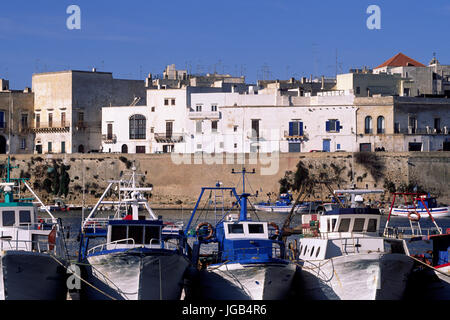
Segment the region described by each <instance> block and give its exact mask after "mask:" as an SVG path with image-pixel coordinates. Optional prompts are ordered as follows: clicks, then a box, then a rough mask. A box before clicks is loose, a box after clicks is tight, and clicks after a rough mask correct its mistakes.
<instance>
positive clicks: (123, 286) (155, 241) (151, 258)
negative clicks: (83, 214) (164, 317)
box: [79, 167, 190, 300]
mask: <svg viewBox="0 0 450 320" xmlns="http://www.w3.org/2000/svg"><path fill="white" fill-rule="evenodd" d="M138 176H139V175H138V174H137V173H136V168H135V167H133V168H132V174H131V177H130V179H121V180H119V181H111V182H110V183H109V185H108V187H107V188H106V190H105V191H104V193H103V194H102V196H101V198H100V199H99V200H98V202H97V204H96V205H95V206H94V208H93V209H92V211H91V212H90V214H89V215H88V217H87V218H86V219H85V220H84V221H83V223H82V229H81V234H80V251H79V263H80V267H81V269H82V274H83V275H84V277H86V279H87V282H88V283H89V284H88V285H84V286H83V287H82V290H81V293H80V297H81V298H82V299H91V300H104V299H113V300H178V299H180V297H181V294H182V290H183V288H184V276H185V272H186V270H187V269H188V267H189V264H190V261H189V259H188V257H187V243H186V241H185V237H184V233H183V229H182V227H180V226H177V225H176V224H169V223H165V222H164V221H163V220H162V217H157V216H156V215H155V213H154V212H153V210H152V209H151V208H150V206H149V204H148V201H147V200H146V198H145V197H144V194H143V193H144V192H148V191H151V190H152V188H144V187H138V186H137V177H138ZM113 185H115V188H116V190H117V191H118V195H117V196H118V199H117V200H113V201H107V200H104V199H105V197H106V195H107V194H108V193H109V192H110V190H112V186H113ZM102 205H108V206H109V205H113V206H114V207H115V208H116V211H115V213H114V215H112V216H108V217H107V218H105V217H97V213H98V212H99V211H101V210H99V207H101V206H102ZM90 241H92V242H97V243H99V244H97V245H95V246H93V247H90Z"/></svg>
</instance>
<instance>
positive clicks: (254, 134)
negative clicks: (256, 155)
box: [252, 119, 259, 139]
mask: <svg viewBox="0 0 450 320" xmlns="http://www.w3.org/2000/svg"><path fill="white" fill-rule="evenodd" d="M252 138H257V139H258V138H259V120H258V119H252Z"/></svg>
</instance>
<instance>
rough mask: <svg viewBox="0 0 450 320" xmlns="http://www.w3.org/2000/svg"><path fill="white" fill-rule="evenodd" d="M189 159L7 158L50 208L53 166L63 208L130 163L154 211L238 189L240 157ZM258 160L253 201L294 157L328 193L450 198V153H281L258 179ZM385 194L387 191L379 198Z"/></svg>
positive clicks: (274, 185) (273, 187) (93, 194)
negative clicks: (412, 191)
mask: <svg viewBox="0 0 450 320" xmlns="http://www.w3.org/2000/svg"><path fill="white" fill-rule="evenodd" d="M229 156H231V157H232V156H233V155H229ZM189 157H190V158H186V159H188V161H186V162H188V163H184V164H176V163H174V161H172V158H171V155H170V154H137V155H136V154H133V155H131V154H71V155H70V154H66V155H39V156H37V155H34V156H33V155H13V156H11V160H12V164H13V165H14V166H19V168H15V169H13V171H12V177H13V178H17V177H19V176H22V177H30V178H31V185H32V186H33V188H34V189H35V191H36V192H37V193H38V195H39V196H40V197H41V198H42V199H43V200H44V202H46V203H52V202H53V199H54V198H55V197H56V196H55V195H53V194H52V193H48V192H47V191H46V189H47V190H51V188H52V187H51V186H52V185H54V182H55V181H53V180H52V179H53V178H52V173H51V171H52V168H55V167H57V168H61V166H62V164H64V165H65V166H67V173H68V174H69V179H70V182H69V186H68V189H69V193H68V196H67V198H66V200H65V201H66V203H73V204H81V203H82V189H83V180H84V181H85V186H86V192H85V199H86V200H85V203H86V204H94V203H95V202H96V200H97V199H98V197H100V195H101V193H102V192H103V190H104V189H105V188H106V186H107V181H109V180H114V179H116V180H117V179H119V178H120V177H121V175H123V174H125V173H127V172H129V169H130V168H131V167H132V166H133V165H135V166H136V168H137V169H138V171H139V172H140V173H142V174H144V175H145V177H144V176H143V177H142V178H140V179H141V181H142V182H143V185H145V186H149V185H150V184H152V185H153V187H154V189H153V191H152V197H151V199H150V202H151V204H152V205H153V206H154V207H172V208H179V207H180V201H181V202H182V204H183V207H184V208H186V207H193V206H194V204H195V201H196V199H197V197H198V195H199V194H200V191H201V187H202V186H214V185H215V184H216V182H217V181H221V182H222V183H223V185H224V186H236V187H237V191H238V192H240V191H241V188H242V187H241V186H242V184H241V182H240V176H239V175H233V174H231V170H232V169H233V168H234V169H235V170H236V171H238V170H240V168H241V167H242V164H240V163H241V162H242V161H240V162H239V159H240V160H242V158H239V157H240V155H234V158H230V159H231V161H230V159H228V160H229V161H228V163H229V164H207V163H206V161H207V159H202V158H201V155H200V156H199V155H197V156H194V155H189ZM194 157H197V158H194ZM189 159H190V161H189ZM262 160H263V159H262V158H261V159H260V160H258V161H255V160H253V163H255V162H256V164H249V161H252V160H251V159H249V158H248V155H246V160H245V164H244V166H245V167H246V168H247V169H248V170H249V171H251V170H252V169H253V168H255V169H256V174H254V175H249V176H248V177H249V182H250V184H249V185H248V186H247V187H248V189H247V191H250V192H251V193H254V192H256V190H258V192H259V197H258V198H257V199H256V201H261V200H266V199H267V196H266V195H267V193H269V192H274V193H278V191H279V187H280V186H279V180H280V179H281V178H282V177H283V176H284V174H285V172H286V170H292V171H295V169H296V165H297V163H298V162H299V161H300V160H301V161H303V162H304V164H305V166H306V167H307V168H309V170H310V172H311V173H314V174H317V175H320V173H322V174H325V175H327V176H328V178H333V179H334V180H335V181H336V182H334V183H332V184H331V188H332V189H338V188H341V189H342V188H349V187H350V186H351V184H350V182H351V181H352V178H353V181H354V184H355V185H356V187H357V188H377V189H383V186H384V184H385V182H386V181H392V182H393V183H395V185H396V186H397V187H399V186H400V185H402V184H403V185H408V184H411V183H414V184H415V183H417V184H418V185H419V186H422V187H424V188H427V189H428V190H430V191H431V192H433V193H436V194H438V195H439V196H440V198H439V200H440V201H442V202H449V201H450V191H449V189H450V188H449V167H450V166H449V165H450V152H434V153H420V152H416V153H382V152H377V153H365V154H361V153H359V154H358V153H344V152H339V153H296V154H293V153H291V154H288V153H287V154H281V155H279V159H278V160H277V159H276V158H273V159H272V166H273V167H274V168H275V170H274V171H273V172H274V174H272V175H264V174H261V173H267V167H268V165H266V164H263V162H262ZM5 161H6V156H4V155H2V156H0V163H2V164H4V163H5ZM266 161H267V160H266ZM194 163H197V164H194ZM266 163H267V162H266ZM276 169H278V170H276ZM265 170H266V171H265ZM2 177H4V170H2ZM324 178H326V177H324ZM226 196H227V197H228V196H229V195H226ZM315 197H316V198H323V199H325V198H329V194H328V191H327V189H326V188H325V187H323V186H317V190H316V194H315ZM387 197H388V194H386V198H385V199H384V200H387ZM253 202H255V200H253Z"/></svg>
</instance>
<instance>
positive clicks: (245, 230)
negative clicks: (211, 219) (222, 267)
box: [216, 221, 283, 262]
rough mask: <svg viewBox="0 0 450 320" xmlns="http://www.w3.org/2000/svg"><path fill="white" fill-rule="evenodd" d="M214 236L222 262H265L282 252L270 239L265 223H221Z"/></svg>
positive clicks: (280, 247)
mask: <svg viewBox="0 0 450 320" xmlns="http://www.w3.org/2000/svg"><path fill="white" fill-rule="evenodd" d="M216 236H217V239H218V243H219V252H220V253H221V260H222V261H225V260H229V261H236V260H238V261H243V262H245V261H247V262H248V261H251V262H256V260H258V261H266V260H268V259H271V258H273V257H274V256H275V254H274V253H280V251H281V250H283V249H282V246H280V244H279V243H278V242H277V241H274V240H271V239H270V237H269V224H268V223H267V222H259V221H235V222H231V221H228V222H223V223H222V224H220V225H219V226H218V227H217V229H216ZM277 251H278V252H277ZM276 255H277V256H278V254H276Z"/></svg>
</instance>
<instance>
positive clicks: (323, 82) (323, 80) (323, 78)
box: [320, 76, 325, 90]
mask: <svg viewBox="0 0 450 320" xmlns="http://www.w3.org/2000/svg"><path fill="white" fill-rule="evenodd" d="M321 80H322V87H321V88H320V89H321V90H324V89H325V77H324V76H322V78H321Z"/></svg>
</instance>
